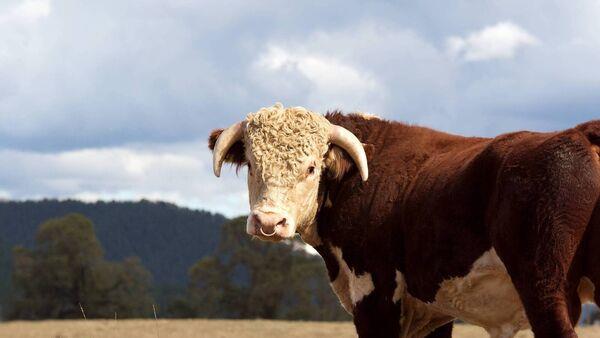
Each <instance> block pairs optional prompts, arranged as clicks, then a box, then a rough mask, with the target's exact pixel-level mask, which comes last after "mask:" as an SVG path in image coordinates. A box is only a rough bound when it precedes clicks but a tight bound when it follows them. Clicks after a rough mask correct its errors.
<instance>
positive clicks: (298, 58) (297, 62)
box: [255, 45, 382, 109]
mask: <svg viewBox="0 0 600 338" xmlns="http://www.w3.org/2000/svg"><path fill="white" fill-rule="evenodd" d="M299 49H300V48H290V47H289V46H277V45H272V46H269V47H268V48H267V50H266V52H265V53H264V54H262V55H260V56H259V57H258V60H257V61H256V63H255V67H256V69H255V71H256V72H257V73H262V74H265V73H267V74H268V76H271V77H272V78H275V79H278V80H281V81H282V82H285V81H290V79H294V78H298V77H300V78H302V80H305V81H306V82H307V86H308V87H309V88H310V93H308V94H307V96H308V97H307V100H306V101H308V102H309V103H312V104H313V105H314V106H315V107H314V108H313V109H315V108H317V109H318V108H321V107H323V105H325V104H327V105H329V107H332V106H333V107H335V106H336V105H340V106H341V105H343V104H350V105H353V106H356V105H359V104H360V103H361V101H363V102H364V100H365V98H369V97H371V96H372V95H373V94H375V93H378V92H381V91H382V88H381V86H380V85H379V84H378V83H377V81H376V80H375V78H374V77H373V76H372V75H371V74H369V73H368V72H366V71H364V70H361V69H358V67H356V66H354V65H351V64H349V63H346V62H344V61H342V60H339V59H337V58H335V57H333V56H331V55H319V53H318V52H315V51H301V50H299ZM277 82H279V81H277ZM290 83H293V82H290ZM278 85H281V84H278Z"/></svg>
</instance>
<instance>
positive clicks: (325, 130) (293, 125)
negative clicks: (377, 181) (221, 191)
mask: <svg viewBox="0 0 600 338" xmlns="http://www.w3.org/2000/svg"><path fill="white" fill-rule="evenodd" d="M215 138H218V139H217V140H215ZM211 140H212V142H213V143H212V146H211V147H213V148H214V155H213V165H214V170H215V175H217V176H219V174H220V170H221V164H222V163H223V162H224V161H228V162H233V163H237V164H238V165H240V164H243V163H246V164H247V165H248V193H249V202H250V215H249V216H248V221H247V226H246V231H247V233H248V234H250V235H253V236H257V237H259V238H260V239H264V240H271V241H279V240H282V239H286V238H291V237H293V236H294V235H295V233H296V232H302V231H303V230H304V229H306V228H307V227H309V226H310V225H312V224H313V223H314V222H315V217H316V214H317V210H318V204H319V185H320V180H321V176H322V175H321V174H322V172H323V170H324V169H325V168H326V167H329V168H330V169H331V168H333V167H339V168H341V167H343V168H348V167H349V166H351V165H340V163H342V162H343V161H344V159H343V158H345V157H346V155H340V154H342V153H343V154H348V155H350V157H351V158H352V160H351V161H353V162H354V163H356V165H357V167H358V169H359V172H360V174H361V177H362V178H363V180H366V179H367V176H368V169H367V159H366V154H365V152H364V149H363V146H362V144H361V143H360V141H359V140H358V139H357V138H356V136H355V135H353V134H352V133H351V132H349V131H348V130H346V129H344V128H342V127H339V126H336V125H332V124H330V123H329V121H328V120H327V119H325V117H323V116H322V115H319V114H315V113H312V112H310V111H308V110H306V109H304V108H302V107H293V108H284V107H283V106H282V105H281V104H276V105H274V106H272V107H269V108H262V109H261V110H259V111H258V112H256V113H253V114H249V115H248V117H247V118H246V120H244V121H242V122H240V123H236V124H235V125H233V126H231V127H230V128H228V129H226V130H224V131H222V132H220V131H215V132H214V133H213V135H211ZM330 143H331V144H335V145H337V146H339V148H337V149H338V155H334V152H331V151H330V152H329V153H328V149H329V144H330ZM236 144H237V146H236V147H234V145H236ZM242 145H243V147H242ZM232 147H234V148H235V150H234V151H232V152H229V150H230V148H232ZM242 148H243V149H244V150H243V151H242V150H241V149H242ZM340 148H341V149H343V150H345V152H343V151H342V150H340ZM345 161H346V162H344V163H347V162H348V161H347V160H345ZM336 163H337V165H336ZM341 171H342V170H339V171H338V172H341ZM338 176H340V177H341V175H338Z"/></svg>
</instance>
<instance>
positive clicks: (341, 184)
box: [209, 104, 600, 337]
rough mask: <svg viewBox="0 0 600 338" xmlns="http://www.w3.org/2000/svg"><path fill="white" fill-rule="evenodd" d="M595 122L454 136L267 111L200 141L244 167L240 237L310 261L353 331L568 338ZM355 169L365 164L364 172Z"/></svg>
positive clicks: (585, 226) (587, 226)
mask: <svg viewBox="0 0 600 338" xmlns="http://www.w3.org/2000/svg"><path fill="white" fill-rule="evenodd" d="M599 145H600V121H592V122H588V123H585V124H582V125H579V126H577V127H575V128H573V129H568V130H565V131H561V132H553V133H534V132H517V133H511V134H505V135H501V136H498V137H496V138H493V139H490V138H474V137H472V138H467V137H461V136H456V135H450V134H446V133H442V132H439V131H435V130H431V129H427V128H422V127H416V126H409V125H405V124H401V123H397V122H391V121H385V120H382V119H378V118H370V117H366V116H362V115H360V114H350V115H343V114H341V113H339V112H333V113H328V114H326V115H325V116H322V115H319V114H315V113H313V112H310V111H308V110H306V109H304V108H300V107H295V108H284V107H283V106H282V105H280V104H276V105H275V106H273V107H268V108H263V109H261V110H259V111H258V112H256V113H253V114H249V115H248V116H247V118H246V119H245V120H243V121H241V122H239V123H236V124H235V125H233V126H231V127H229V128H228V129H225V130H222V129H221V130H215V131H213V133H212V134H211V136H210V140H209V146H210V148H211V149H213V150H214V153H213V156H214V157H213V159H214V170H215V174H216V175H217V176H219V174H220V170H221V165H222V163H223V162H229V163H233V164H236V165H238V166H241V165H248V189H249V199H250V208H251V213H250V215H249V217H248V223H247V229H246V230H247V232H248V234H250V235H252V236H256V237H258V238H261V239H264V240H272V241H277V240H282V239H286V238H291V237H293V236H294V235H295V234H296V233H298V234H300V236H301V237H302V239H303V240H304V241H305V242H306V243H308V244H310V245H312V246H313V247H314V248H315V249H316V250H317V251H318V252H319V254H320V255H321V256H322V257H323V259H324V261H325V265H326V267H327V270H328V273H329V278H330V280H331V285H332V288H333V290H334V291H335V292H336V294H337V295H338V297H339V299H340V301H341V303H342V305H343V306H344V308H345V309H346V310H347V311H348V312H350V313H351V314H352V315H353V318H354V323H355V325H356V330H357V332H358V334H359V336H360V337H422V336H426V335H428V334H429V335H430V337H450V336H451V331H452V320H453V319H455V318H460V319H462V320H465V321H467V322H470V323H473V324H477V325H480V326H482V327H484V328H485V329H486V330H487V331H488V332H489V334H490V335H491V336H492V337H512V336H514V334H515V333H516V332H517V331H519V330H521V329H525V328H528V327H531V328H532V329H533V331H534V332H535V334H536V337H576V336H577V335H576V334H575V332H574V331H573V325H575V323H576V321H577V319H578V317H579V315H580V311H581V302H584V301H595V302H596V303H600V292H598V293H596V294H595V295H594V285H600V262H598V259H600V202H599V196H600V157H599V156H600V155H599V154H600V148H599ZM367 163H368V167H369V169H367Z"/></svg>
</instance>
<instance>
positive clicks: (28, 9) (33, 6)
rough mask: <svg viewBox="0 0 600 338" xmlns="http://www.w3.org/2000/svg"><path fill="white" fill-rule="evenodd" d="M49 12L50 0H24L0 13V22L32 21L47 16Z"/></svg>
mask: <svg viewBox="0 0 600 338" xmlns="http://www.w3.org/2000/svg"><path fill="white" fill-rule="evenodd" d="M50 12H51V4H50V0H25V1H21V2H20V3H19V4H18V5H16V6H14V7H12V8H11V9H9V10H8V11H7V12H6V13H3V14H0V23H3V22H9V23H14V22H24V23H29V22H34V21H36V20H38V19H40V18H44V17H47V16H48V15H50Z"/></svg>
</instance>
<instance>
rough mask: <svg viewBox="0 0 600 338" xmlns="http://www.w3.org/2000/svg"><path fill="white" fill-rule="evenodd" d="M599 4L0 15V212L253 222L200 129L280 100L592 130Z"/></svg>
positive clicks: (34, 1) (57, 5) (598, 110)
mask: <svg viewBox="0 0 600 338" xmlns="http://www.w3.org/2000/svg"><path fill="white" fill-rule="evenodd" d="M599 17H600V1H598V0H594V1H591V0H590V1H569V2H567V1H536V0H532V1H526V2H524V1H521V0H519V1H446V2H444V3H443V4H441V3H440V2H439V1H404V2H398V1H393V2H392V1H390V2H388V1H369V2H365V1H348V0H343V1H342V0H340V1H320V2H318V4H316V5H314V4H311V5H309V2H308V1H297V2H290V1H286V2H280V1H248V0H240V1H235V0H231V1H224V0H219V1H184V0H177V1H123V0H118V1H112V0H104V1H78V0H75V1H68V0H60V1H59V0H56V1H51V0H25V1H22V0H19V1H11V0H3V1H2V2H0V79H1V81H0V165H1V168H0V197H1V198H12V199H27V198H43V197H57V198H68V197H74V198H81V199H84V200H88V201H93V200H96V199H134V200H135V199H139V198H148V199H153V200H157V199H160V200H166V201H171V202H175V203H178V204H180V205H184V206H190V207H194V208H205V209H209V210H212V211H219V212H223V213H225V214H226V215H228V216H232V215H237V214H243V213H245V212H247V201H246V198H247V197H246V186H245V183H244V181H245V177H244V176H245V174H240V177H239V178H237V177H236V176H235V171H234V170H231V169H224V170H223V174H222V178H221V179H217V178H215V177H213V175H212V170H211V165H210V162H211V155H210V153H209V151H208V150H207V148H206V138H207V135H208V132H209V131H210V130H211V129H213V128H216V127H225V126H228V125H230V124H231V123H233V122H235V121H236V120H239V119H241V118H243V117H244V116H245V115H246V114H247V113H248V112H251V111H255V110H257V109H259V108H260V107H263V106H270V105H272V104H273V103H275V102H276V101H281V102H282V103H284V105H294V106H296V105H302V106H305V107H307V108H309V109H311V110H314V111H318V112H325V111H326V110H328V109H332V108H341V109H343V110H345V111H364V112H369V113H374V114H377V115H380V116H383V117H385V118H389V119H395V120H400V121H404V122H409V123H412V124H420V125H425V126H429V127H433V128H437V129H441V130H444V131H449V132H453V133H459V134H464V135H485V136H493V135H496V134H499V133H503V132H507V131H514V130H521V129H531V130H556V129H562V128H568V127H572V126H574V125H575V124H577V123H580V122H583V121H586V120H590V119H593V118H599V117H600V66H599V63H600V34H598V32H600V20H598V18H599Z"/></svg>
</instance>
